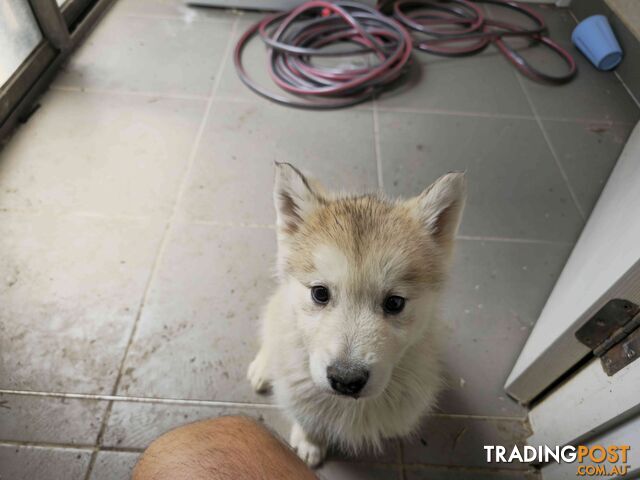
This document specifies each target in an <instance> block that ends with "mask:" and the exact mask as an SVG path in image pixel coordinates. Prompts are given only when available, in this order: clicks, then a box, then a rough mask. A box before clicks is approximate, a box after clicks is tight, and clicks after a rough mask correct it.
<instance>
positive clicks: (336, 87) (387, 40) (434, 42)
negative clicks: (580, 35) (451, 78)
mask: <svg viewBox="0 0 640 480" xmlns="http://www.w3.org/2000/svg"><path fill="white" fill-rule="evenodd" d="M482 2H484V3H490V4H494V5H497V6H499V7H503V8H508V9H510V10H512V11H515V12H517V13H519V14H521V15H523V16H525V17H526V18H527V19H529V20H530V21H533V23H534V26H533V27H531V28H526V27H523V26H520V25H516V24H514V23H509V22H505V21H502V20H497V19H489V18H486V16H485V15H484V13H483V11H482V9H480V8H479V7H478V6H477V5H476V4H475V3H482ZM389 5H391V7H392V8H391V10H392V13H393V18H391V17H390V16H386V15H384V14H383V13H381V11H380V10H379V9H376V8H373V7H370V6H368V5H365V4H362V3H357V2H355V1H350V0H338V1H325V0H311V1H308V2H306V3H304V4H302V5H300V6H298V7H296V8H294V9H293V10H291V11H290V12H284V13H276V14H273V15H269V16H267V17H266V18H264V19H263V20H261V21H260V22H257V23H256V24H254V25H253V26H251V27H250V28H249V29H248V30H247V31H246V32H245V33H244V34H243V35H242V36H241V38H240V39H239V41H238V43H237V45H236V47H235V50H234V64H235V67H236V71H237V73H238V76H239V77H240V79H241V80H242V82H243V83H244V84H245V85H246V86H247V87H249V88H250V89H251V90H253V91H254V92H255V93H257V94H259V95H261V96H263V97H265V98H267V99H269V100H271V101H274V102H277V103H281V104H283V105H287V106H290V107H298V108H307V109H316V110H320V109H334V108H341V107H348V106H352V105H356V104H358V103H362V102H364V101H367V100H369V99H371V98H372V97H373V96H375V95H376V94H377V93H379V92H381V91H382V90H385V89H387V88H390V87H392V86H393V85H394V84H395V83H396V81H397V80H398V79H399V78H400V77H402V76H403V75H404V74H406V73H407V71H408V68H407V66H408V63H409V61H410V59H411V52H412V49H413V48H414V47H415V48H416V49H418V50H421V51H425V52H429V53H433V54H436V55H446V56H460V55H471V54H474V53H478V52H480V51H482V50H483V49H484V48H486V47H487V46H488V45H489V44H491V43H493V44H495V45H496V47H497V48H498V49H499V50H500V51H501V52H502V53H503V54H504V55H505V56H506V57H507V59H508V60H509V61H510V62H511V63H513V64H514V65H515V66H516V68H518V70H520V71H521V72H522V73H523V74H524V75H526V76H528V77H530V78H532V79H534V80H537V81H541V82H547V83H555V84H561V83H566V82H568V81H570V80H571V79H572V78H573V76H574V75H575V73H576V64H575V61H574V60H573V58H572V57H571V55H570V54H569V53H568V52H566V51H565V50H564V49H562V48H561V47H560V46H559V45H557V44H556V43H554V42H553V41H552V40H551V39H550V38H549V37H547V36H546V35H545V33H546V25H545V23H544V20H543V19H542V17H540V16H539V15H538V14H537V13H535V12H534V11H533V10H531V9H530V8H528V7H526V6H524V5H522V4H519V3H517V2H514V1H512V0H475V2H471V1H469V0H396V1H393V0H391V1H386V2H381V5H380V7H381V8H383V7H385V6H387V7H388V6H389ZM409 31H411V32H412V35H413V38H412V36H411V35H410V34H409ZM256 35H259V36H260V38H261V39H262V41H263V42H264V43H265V44H266V45H267V47H268V48H267V56H268V63H267V68H268V72H269V76H270V77H271V80H272V81H273V83H275V84H276V85H277V86H278V87H279V88H281V89H282V90H283V91H284V92H286V93H288V94H290V95H286V94H282V93H277V92H273V91H271V90H269V89H268V88H265V87H264V86H262V85H259V84H258V83H257V82H255V81H254V80H253V79H252V78H251V77H250V76H249V75H248V74H247V72H246V70H245V68H244V65H243V63H242V56H243V52H244V50H245V48H246V46H247V44H248V43H249V42H250V41H251V39H252V38H253V37H254V36H256ZM505 37H521V38H526V39H529V40H530V41H531V42H532V43H536V44H542V45H544V46H546V47H547V48H549V49H550V50H551V51H553V52H554V53H556V54H557V55H559V56H560V57H561V58H562V59H563V60H564V61H565V62H566V64H567V66H568V73H567V74H565V75H559V76H555V75H551V74H547V73H544V72H540V71H538V70H537V69H535V68H533V67H532V66H531V65H530V64H529V63H528V62H526V61H525V59H524V58H523V57H522V56H521V55H520V53H518V52H517V51H516V50H515V49H514V48H512V47H511V46H510V45H509V44H508V43H507V42H505V40H504V38H505ZM338 45H340V46H341V47H342V48H339V49H337V48H335V47H336V46H338ZM345 46H347V48H345ZM354 55H361V56H363V57H364V58H365V59H366V60H367V62H366V66H354V65H349V66H337V67H336V66H322V65H320V64H319V62H318V59H320V58H325V59H326V58H340V57H347V56H354Z"/></svg>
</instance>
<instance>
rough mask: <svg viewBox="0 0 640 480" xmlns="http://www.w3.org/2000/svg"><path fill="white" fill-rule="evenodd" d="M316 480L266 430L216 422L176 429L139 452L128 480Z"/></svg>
mask: <svg viewBox="0 0 640 480" xmlns="http://www.w3.org/2000/svg"><path fill="white" fill-rule="evenodd" d="M275 478H277V479H282V480H317V477H316V476H315V475H314V473H313V472H312V471H311V470H309V468H308V467H307V466H306V465H305V464H304V463H303V462H302V461H301V460H300V459H299V458H298V457H297V456H296V455H295V453H293V452H292V451H291V450H290V449H289V448H288V447H287V446H286V445H285V444H284V443H282V442H281V441H280V440H278V439H277V438H276V437H275V436H274V435H273V434H271V433H270V432H269V431H268V430H267V429H266V428H264V427H263V426H262V425H260V424H259V423H257V422H255V421H253V420H251V419H249V418H246V417H220V418H216V419H212V420H204V421H201V422H196V423H192V424H190V425H186V426H184V427H180V428H177V429H175V430H172V431H170V432H168V433H165V434H164V435H162V436H161V437H160V438H158V439H157V440H155V441H154V442H153V443H152V444H151V445H150V446H149V448H147V450H146V451H145V452H144V454H143V455H142V457H141V459H140V461H139V462H138V464H137V465H136V468H135V470H134V472H133V477H132V480H187V479H188V480H253V479H265V480H267V479H275Z"/></svg>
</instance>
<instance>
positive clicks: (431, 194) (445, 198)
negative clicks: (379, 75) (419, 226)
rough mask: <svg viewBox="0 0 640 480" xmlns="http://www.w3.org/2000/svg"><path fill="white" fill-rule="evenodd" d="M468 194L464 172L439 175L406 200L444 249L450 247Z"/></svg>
mask: <svg viewBox="0 0 640 480" xmlns="http://www.w3.org/2000/svg"><path fill="white" fill-rule="evenodd" d="M466 194H467V181H466V178H465V174H464V173H463V172H452V173H447V174H446V175H444V176H442V177H440V178H439V179H438V180H436V181H435V182H434V183H433V184H431V185H430V186H429V187H428V188H427V189H426V190H425V191H424V192H422V193H421V194H420V195H418V196H417V197H416V198H413V199H411V200H409V202H410V203H411V205H412V207H413V208H414V209H415V210H416V211H417V213H418V215H419V217H420V219H421V220H422V222H423V223H424V226H425V228H426V229H427V231H428V232H429V233H430V234H431V235H432V236H433V238H434V239H435V241H436V242H437V243H438V244H439V245H440V246H441V247H443V248H444V249H445V250H448V249H450V247H451V246H452V244H453V241H454V239H455V236H456V233H457V231H458V226H459V225H460V219H461V217H462V210H463V209H464V202H465V199H466Z"/></svg>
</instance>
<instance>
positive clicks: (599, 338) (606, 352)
mask: <svg viewBox="0 0 640 480" xmlns="http://www.w3.org/2000/svg"><path fill="white" fill-rule="evenodd" d="M576 338H577V339H578V341H580V343H582V344H583V345H586V346H587V347H589V348H590V349H591V350H592V351H593V354H594V355H595V356H596V357H599V358H600V361H601V362H602V368H603V369H604V371H605V372H606V373H607V375H609V376H611V375H613V374H615V373H616V372H618V371H619V370H621V369H622V368H624V367H625V366H627V365H629V364H630V363H631V362H633V361H634V360H636V359H637V358H638V357H640V306H638V305H636V304H635V303H633V302H630V301H629V300H624V299H620V298H615V299H613V300H610V301H609V302H607V304H606V305H605V306H604V307H602V308H601V309H600V310H599V311H598V313H596V314H595V315H594V316H593V317H592V318H591V319H590V320H588V321H587V323H585V324H584V325H583V326H582V327H580V329H579V330H578V331H577V332H576Z"/></svg>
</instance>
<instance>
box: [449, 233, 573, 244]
mask: <svg viewBox="0 0 640 480" xmlns="http://www.w3.org/2000/svg"><path fill="white" fill-rule="evenodd" d="M456 240H470V241H478V242H504V243H530V244H542V245H565V246H571V245H574V242H569V241H566V242H563V241H559V240H558V241H557V240H541V239H535V238H511V237H485V236H476V235H456Z"/></svg>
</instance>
